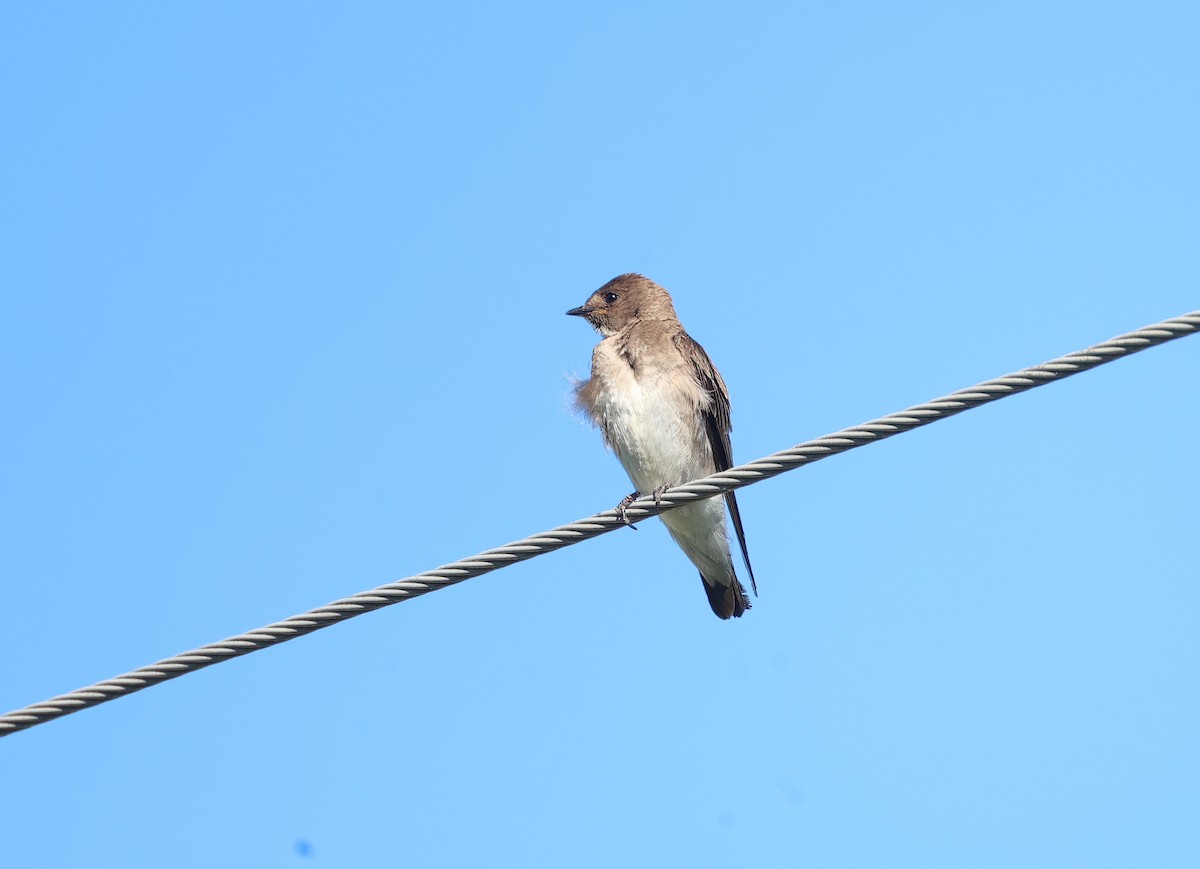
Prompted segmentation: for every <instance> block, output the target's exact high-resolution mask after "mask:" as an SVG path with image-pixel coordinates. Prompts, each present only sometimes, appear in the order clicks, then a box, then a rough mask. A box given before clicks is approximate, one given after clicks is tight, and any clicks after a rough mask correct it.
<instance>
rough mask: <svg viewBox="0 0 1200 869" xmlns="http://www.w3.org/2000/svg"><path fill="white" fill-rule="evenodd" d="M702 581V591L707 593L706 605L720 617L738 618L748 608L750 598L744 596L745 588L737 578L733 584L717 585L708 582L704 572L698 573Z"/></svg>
mask: <svg viewBox="0 0 1200 869" xmlns="http://www.w3.org/2000/svg"><path fill="white" fill-rule="evenodd" d="M700 579H701V580H702V581H703V583H704V592H705V594H707V595H708V605H709V606H711V607H712V611H713V612H714V613H716V616H717V618H720V619H729V618H734V619H740V618H741V617H742V615H743V614H744V613H745V612H746V610H748V609H750V599H749V598H748V597H746V589H745V586H743V585H742V584H741V583H740V582H738V581H737V579H734V580H733V585H718V584H716V583H712V582H709V581H708V579H706V578H705V576H704V574H703V573H702V574H700Z"/></svg>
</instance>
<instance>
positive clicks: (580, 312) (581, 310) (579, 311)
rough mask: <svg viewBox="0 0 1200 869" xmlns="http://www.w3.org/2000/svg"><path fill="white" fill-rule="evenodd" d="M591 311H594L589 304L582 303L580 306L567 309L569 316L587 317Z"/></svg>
mask: <svg viewBox="0 0 1200 869" xmlns="http://www.w3.org/2000/svg"><path fill="white" fill-rule="evenodd" d="M590 313H592V309H591V308H589V307H588V306H587V305H580V306H579V307H578V308H572V309H571V310H569V311H567V316H568V317H586V316H587V315H588V314H590Z"/></svg>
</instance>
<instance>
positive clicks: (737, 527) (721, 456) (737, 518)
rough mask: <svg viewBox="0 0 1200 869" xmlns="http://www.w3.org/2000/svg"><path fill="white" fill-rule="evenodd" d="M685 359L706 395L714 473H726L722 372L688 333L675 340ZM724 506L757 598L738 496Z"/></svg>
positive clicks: (728, 454)
mask: <svg viewBox="0 0 1200 869" xmlns="http://www.w3.org/2000/svg"><path fill="white" fill-rule="evenodd" d="M675 342H676V344H677V345H678V346H679V350H680V352H682V353H683V355H684V358H686V359H688V360H689V361H690V362H691V363H692V369H693V370H694V372H695V374H696V380H697V382H698V383H699V384H700V388H701V389H703V390H704V391H705V392H707V393H708V395H709V398H710V401H709V403H708V407H706V408H702V409H701V412H700V415H701V416H702V417H703V418H704V428H705V430H706V431H707V432H708V442H709V445H710V446H711V447H712V454H713V462H714V463H715V464H716V466H717V471H718V472H720V471H728V470H729V469H730V468H732V467H733V447H732V446H731V445H730V442H729V432H730V431H732V430H733V421H732V419H731V417H730V413H729V390H728V389H726V387H725V381H724V380H722V379H721V372H719V371H717V366H715V365H713V363H712V360H711V359H709V358H708V354H707V353H705V352H704V348H703V347H701V346H700V344H699V343H698V342H697V341H696V339H694V338H693V337H692V336H691V335H689V334H688V333H687V332H680V333H679V334H678V335H677V336H676V337H675ZM725 503H726V505H728V507H729V515H730V517H731V518H732V519H733V530H734V532H735V533H736V534H737V539H738V545H739V546H741V548H742V561H744V562H745V563H746V572H747V573H749V574H750V587H751V588H752V589H754V594H755V595H757V594H758V584H757V583H756V582H755V581H754V568H753V567H751V566H750V552H749V550H747V548H746V532H745V531H744V530H743V528H742V514H741V511H740V510H738V503H737V496H736V495H735V494H734V493H733V492H726V493H725Z"/></svg>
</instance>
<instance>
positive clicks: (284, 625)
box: [0, 311, 1200, 737]
mask: <svg viewBox="0 0 1200 869" xmlns="http://www.w3.org/2000/svg"><path fill="white" fill-rule="evenodd" d="M1197 331H1200V311H1193V312H1191V313H1189V314H1184V315H1183V316H1181V317H1175V318H1172V319H1170V320H1163V321H1162V322H1161V323H1155V324H1154V325H1152V326H1144V327H1143V328H1141V329H1136V330H1134V331H1132V332H1127V333H1125V334H1124V335H1118V336H1117V337H1115V338H1112V339H1111V340H1108V341H1105V342H1103V343H1101V344H1096V345H1095V346H1093V347H1088V348H1087V349H1086V350H1079V351H1077V352H1075V353H1068V354H1067V355H1066V356H1060V357H1059V358H1057V359H1052V360H1050V361H1049V362H1043V363H1042V364H1041V365H1034V366H1031V367H1029V368H1024V369H1022V370H1021V371H1017V372H1015V373H1013V374H1006V375H1004V376H1003V377H997V378H994V379H992V380H988V381H985V382H983V383H980V384H978V385H977V386H972V387H970V388H969V389H960V390H959V391H957V392H952V393H950V394H949V395H946V396H943V397H941V398H935V399H933V400H932V401H927V402H925V403H924V404H918V405H914V406H913V407H910V408H907V409H905V410H902V411H899V412H898V413H891V414H888V415H887V416H882V417H879V418H878V419H873V420H871V421H869V422H865V423H863V424H861V425H857V426H853V427H851V428H846V429H842V430H841V431H839V432H835V433H833V434H829V435H825V436H824V437H819V438H816V439H815V440H810V441H805V442H804V443H802V444H798V445H796V446H794V447H791V448H790V449H786V450H782V451H780V452H777V453H772V454H771V455H769V456H765V457H763V458H761V459H756V460H755V461H752V462H749V463H747V464H744V465H739V466H738V467H735V468H730V469H729V470H728V471H724V472H722V473H719V474H712V475H710V476H707V477H703V478H701V479H699V480H694V481H692V482H690V483H685V484H683V485H681V486H676V487H674V488H672V489H668V490H666V491H665V492H664V493H663V494H662V496H661V498H660V500H659V502H658V503H657V504H656V503H655V501H654V499H653V497H651V496H647V497H643V498H640V499H638V500H637V501H635V502H634V503H633V504H632V505H630V506H629V508H628V509H627V511H626V515H627V516H628V517H629V518H630V519H631V520H636V519H643V518H646V517H649V516H655V515H657V514H659V513H663V512H666V511H667V510H673V509H675V508H676V507H681V506H683V505H684V504H689V503H691V502H693V501H697V500H703V499H705V498H711V497H713V496H714V495H719V494H722V493H724V492H728V491H730V490H732V489H740V488H741V487H743V486H749V485H751V484H753V483H757V482H759V481H760V480H765V479H768V478H769V477H774V476H777V475H778V474H782V473H784V472H785V471H790V470H794V469H795V468H799V467H802V466H804V465H807V464H811V463H812V462H816V461H820V460H821V459H824V458H827V457H829V456H832V455H836V454H838V453H844V452H846V451H847V450H851V449H854V448H855V447H860V446H864V445H866V444H869V443H875V442H877V441H881V440H884V439H885V438H889V437H892V436H893V435H897V434H900V433H902V432H907V431H912V430H913V429H915V428H919V427H921V426H923V425H928V424H929V423H932V422H937V421H938V420H941V419H946V418H947V417H950V416H954V415H955V414H958V413H962V412H963V411H965V410H970V409H972V408H975V407H979V406H980V405H984V404H988V403H989V402H993V401H997V400H999V399H1001V398H1005V397H1007V396H1010V395H1015V394H1017V393H1019V392H1024V391H1026V390H1028V389H1033V388H1034V387H1037V386H1042V385H1044V384H1046V383H1051V382H1053V381H1055V380H1062V379H1063V378H1065V377H1070V376H1071V375H1072V374H1078V373H1079V372H1081V371H1087V370H1089V369H1091V368H1095V367H1097V366H1099V365H1103V364H1104V363H1106V362H1111V361H1113V360H1114V359H1120V358H1122V357H1125V356H1129V355H1131V354H1133V353H1137V352H1138V351H1139V350H1145V349H1146V348H1147V347H1154V346H1156V345H1158V344H1163V343H1166V342H1167V341H1172V340H1174V339H1176V338H1182V337H1184V336H1185V335H1190V334H1193V333H1194V332H1197ZM622 527H624V523H623V522H622V521H621V519H620V518H619V517H618V515H617V511H616V510H605V511H604V512H602V513H597V514H596V515H594V516H590V517H588V518H586V519H580V520H578V521H576V522H571V523H569V524H566V525H560V526H558V527H557V528H553V529H551V530H549V531H544V532H542V533H541V534H535V535H533V536H531V537H526V538H525V539H523V540H518V541H515V542H513V543H508V544H506V545H504V546H499V547H496V548H495V549H488V550H486V551H485V552H481V553H479V554H478V555H475V556H473V557H471V558H467V559H464V560H462V561H455V562H453V563H451V564H446V565H443V566H442V567H438V568H436V569H434V570H427V571H425V572H424V573H418V574H416V575H415V576H411V577H408V578H407V579H401V580H398V581H396V582H390V583H388V584H386V585H381V586H379V587H378V588H373V589H371V590H369V591H364V592H359V593H358V594H354V595H351V596H350V597H344V598H341V599H340V600H335V601H333V602H332V603H328V604H326V605H325V606H322V607H317V608H316V609H312V610H309V611H308V612H305V613H301V614H300V615H295V616H292V617H291V618H287V619H284V620H282V621H278V622H274V623H273V624H269V625H266V626H265V627H261V628H258V629H257V630H254V631H249V632H247V633H244V634H238V635H237V636H233V637H229V638H228V639H225V640H222V641H220V642H218V643H210V644H208V645H206V646H201V647H200V648H198V649H193V650H191V651H189V652H184V653H182V654H179V655H175V656H173V657H170V658H164V659H163V660H161V661H158V662H156V663H154V664H151V665H149V666H147V667H139V668H138V669H136V670H131V671H130V672H128V673H125V674H123V675H120V676H116V677H114V678H112V679H105V680H104V681H103V682H97V683H96V684H94V685H90V686H88V687H86V688H80V689H79V690H77V691H72V692H70V693H68V694H60V695H59V696H57V697H52V698H50V699H49V700H45V701H43V702H41V703H34V704H32V705H30V706H26V707H25V708H23V709H17V710H14V711H12V712H9V713H6V714H4V715H0V737H3V736H7V735H8V734H10V733H15V732H17V731H19V730H25V729H26V728H29V727H34V726H36V725H38V724H43V723H45V722H47V721H51V720H53V719H55V718H59V717H61V716H63V715H69V714H70V713H72V712H78V711H79V710H81V709H87V708H89V707H91V706H98V705H99V704H101V703H106V702H108V701H109V700H114V699H116V698H117V697H123V696H125V695H127V694H132V693H133V692H135V691H140V690H142V689H143V688H148V687H150V686H151V685H158V684H159V683H161V682H166V681H167V680H169V679H175V678H177V677H179V676H182V675H184V674H186V673H192V672H194V671H196V670H200V669H203V668H204V667H208V666H211V665H213V664H217V663H220V662H221V661H227V660H229V659H231V658H237V657H240V656H241V655H246V654H249V653H250V652H254V651H257V650H259V649H265V648H267V647H269V646H274V645H276V644H277V643H282V642H285V641H287V640H291V639H295V638H296V637H300V636H303V635H304V634H308V633H312V632H313V631H316V630H320V629H321V628H326V627H329V626H330V625H333V624H337V623H338V622H343V621H346V620H347V619H351V618H354V617H355V616H360V615H363V614H364V613H369V612H374V611H375V610H377V609H382V608H383V607H385V606H391V605H392V604H396V603H400V602H402V601H406V600H410V599H412V598H414V597H419V596H421V595H423V594H426V593H428V592H431V591H437V590H438V589H441V588H446V587H447V586H451V585H455V584H457V583H460V582H462V581H463V580H466V579H471V578H472V577H476V576H481V575H483V574H485V573H490V572H492V571H493V570H499V569H500V568H502V567H507V566H508V565H510V564H515V563H517V562H519V561H524V560H526V559H527V558H533V557H534V556H537V555H542V554H544V553H547V552H553V551H555V550H557V549H562V548H563V547H565V546H571V545H573V544H575V543H579V542H581V541H583V540H589V539H591V538H593V537H598V536H599V535H601V534H607V533H608V532H610V531H615V530H616V529H618V528H622Z"/></svg>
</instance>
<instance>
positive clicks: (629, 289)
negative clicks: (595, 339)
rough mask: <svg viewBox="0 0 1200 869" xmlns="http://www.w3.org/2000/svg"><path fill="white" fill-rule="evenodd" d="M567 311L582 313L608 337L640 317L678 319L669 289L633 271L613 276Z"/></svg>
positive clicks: (581, 315) (572, 313) (576, 314)
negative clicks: (584, 300)
mask: <svg viewBox="0 0 1200 869" xmlns="http://www.w3.org/2000/svg"><path fill="white" fill-rule="evenodd" d="M567 314H569V315H571V316H574V317H583V318H584V319H585V320H587V321H588V322H589V323H591V324H592V326H593V327H595V329H596V331H597V332H599V333H600V334H601V335H603V336H604V337H605V338H607V337H609V336H610V335H615V334H617V333H618V332H620V331H621V330H622V329H624V328H625V327H626V326H628V325H629V324H631V323H635V322H637V321H639V320H674V319H676V317H675V306H674V305H672V304H671V297H670V295H668V293H667V291H666V290H664V289H663V288H662V287H660V286H659V285H658V284H656V283H654V281H652V280H650V279H649V278H645V277H642V276H641V275H636V274H632V273H631V274H627V275H620V276H619V277H615V278H613V279H612V280H611V281H609V282H608V283H607V284H605V285H604V286H602V287H601V288H600V289H598V290H596V292H594V293H592V294H591V296H589V297H588V300H587V301H586V302H584V303H583V304H582V305H580V306H579V307H578V308H572V309H571V310H569V311H567Z"/></svg>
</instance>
